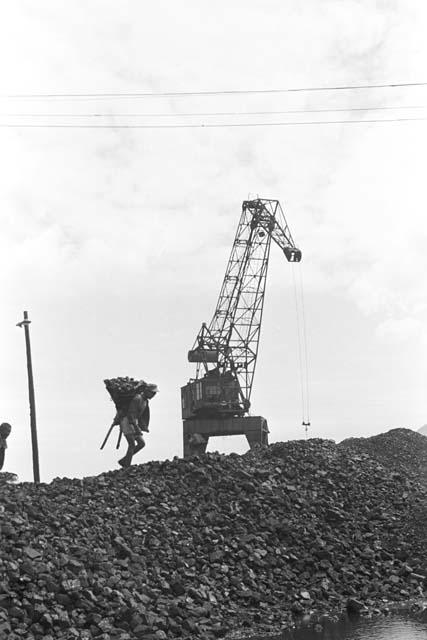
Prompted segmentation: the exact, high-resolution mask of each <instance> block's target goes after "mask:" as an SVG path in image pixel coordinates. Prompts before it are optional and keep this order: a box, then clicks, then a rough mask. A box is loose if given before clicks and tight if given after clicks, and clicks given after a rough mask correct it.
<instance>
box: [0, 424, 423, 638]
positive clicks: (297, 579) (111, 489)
mask: <svg viewBox="0 0 427 640" xmlns="http://www.w3.org/2000/svg"><path fill="white" fill-rule="evenodd" d="M420 437H421V436H420V435H419V434H416V433H415V432H409V430H404V429H403V430H392V431H391V432H389V433H388V434H381V436H375V437H374V438H367V439H356V440H352V441H351V442H349V441H346V442H344V443H341V444H340V445H336V444H335V443H333V442H332V441H325V440H319V439H313V440H303V441H296V442H286V443H275V444H273V445H270V446H269V447H266V448H257V449H256V450H253V451H250V452H248V453H247V454H245V455H243V456H239V455H236V454H235V455H230V456H225V455H220V454H216V453H212V454H205V455H204V456H203V457H200V458H196V457H195V458H193V459H191V460H190V461H187V460H181V459H178V458H176V459H174V460H172V461H165V462H151V463H147V464H144V465H139V466H134V467H131V468H129V469H126V470H119V471H113V472H109V473H103V474H101V475H100V476H98V477H93V478H86V479H84V481H83V482H82V481H80V480H69V479H66V478H63V479H56V480H54V481H53V482H52V483H51V484H50V485H43V484H40V485H39V486H37V487H35V486H34V485H32V484H30V483H22V484H20V485H19V484H7V483H4V484H2V485H1V486H0V499H1V506H3V510H0V531H1V536H2V545H1V547H0V576H1V578H0V625H3V631H2V632H0V637H2V635H4V636H5V637H7V638H9V637H11V638H12V640H14V638H15V636H16V638H18V640H23V639H24V638H25V640H27V639H28V640H30V639H32V640H41V638H43V637H45V638H46V637H47V638H49V636H52V637H53V638H55V640H56V639H57V638H58V640H63V639H64V640H67V639H68V638H70V639H71V638H76V639H79V638H80V640H82V639H86V640H95V639H96V640H104V639H107V638H108V639H109V640H130V639H132V640H134V638H136V639H137V640H138V639H139V638H145V639H147V638H152V640H158V639H159V638H160V639H161V638H163V640H165V638H167V639H168V640H169V639H170V638H175V637H184V638H187V639H190V638H191V640H195V639H197V638H200V639H202V638H203V639H205V638H206V640H213V638H216V637H222V636H224V635H225V634H226V633H229V632H230V631H233V632H234V631H238V630H241V629H243V628H244V627H245V628H247V629H250V630H251V632H252V631H253V632H258V631H259V632H260V633H259V635H262V633H268V632H269V631H271V630H273V629H277V628H280V626H281V625H285V626H286V625H287V624H289V623H290V622H291V620H292V619H293V618H292V614H294V615H303V614H304V613H306V612H308V611H309V610H317V611H320V612H321V611H331V610H332V609H340V608H342V607H345V606H347V608H348V610H349V611H353V612H360V611H364V610H365V609H366V608H369V609H371V610H372V608H375V607H377V608H381V607H383V606H384V605H383V600H384V599H387V600H397V601H398V600H401V601H407V600H408V599H411V598H414V597H419V595H420V589H422V587H423V586H424V584H425V578H424V576H425V575H426V570H427V557H426V556H427V549H426V545H425V544H424V542H423V541H424V540H425V522H426V491H425V487H424V485H423V484H422V482H421V481H420V478H421V479H422V477H423V476H422V474H421V475H420V469H421V466H422V465H421V463H422V461H423V460H424V463H426V461H427V438H425V436H422V440H423V442H424V441H425V445H424V448H423V446H422V445H421V444H420V441H419V438H420ZM399 452H401V455H400V453H399ZM417 474H418V476H417ZM423 536H424V537H423ZM16 638H15V640H16Z"/></svg>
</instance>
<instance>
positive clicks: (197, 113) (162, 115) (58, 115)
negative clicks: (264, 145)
mask: <svg viewBox="0 0 427 640" xmlns="http://www.w3.org/2000/svg"><path fill="white" fill-rule="evenodd" d="M396 109H397V110H399V109H400V110H402V109H408V110H410V109H427V105H396V106H382V107H341V108H335V109H330V108H322V109H285V110H282V111H271V110H270V111H194V112H191V113H151V112H149V113H0V117H8V118H9V117H19V118H22V117H26V118H113V117H114V118H149V117H150V118H151V117H152V118H189V117H202V116H203V117H206V116H264V115H283V114H294V113H341V112H346V111H350V112H352V111H393V110H396Z"/></svg>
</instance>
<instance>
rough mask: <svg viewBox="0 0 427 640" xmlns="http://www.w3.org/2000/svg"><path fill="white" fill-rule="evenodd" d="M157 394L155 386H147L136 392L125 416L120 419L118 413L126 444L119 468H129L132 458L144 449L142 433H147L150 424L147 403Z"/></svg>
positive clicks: (118, 416) (117, 417)
mask: <svg viewBox="0 0 427 640" xmlns="http://www.w3.org/2000/svg"><path fill="white" fill-rule="evenodd" d="M157 392H158V389H157V385H155V384H147V385H146V387H145V388H144V389H143V390H141V391H138V393H136V394H135V395H134V397H133V398H132V400H131V401H130V403H129V408H128V410H127V412H126V415H124V416H122V417H120V415H119V412H118V415H117V416H116V419H117V420H118V421H119V424H120V429H121V432H122V433H123V435H124V436H125V438H126V440H127V442H128V450H127V452H126V455H125V456H124V457H123V458H121V459H120V460H119V461H118V462H119V465H120V466H121V467H129V466H130V465H131V463H132V458H133V456H134V455H135V454H136V453H138V451H141V449H143V448H144V447H145V440H144V438H143V437H142V432H143V431H145V432H148V430H149V429H148V425H149V424H150V406H149V404H148V401H149V400H151V398H154V396H155V395H156V393H157Z"/></svg>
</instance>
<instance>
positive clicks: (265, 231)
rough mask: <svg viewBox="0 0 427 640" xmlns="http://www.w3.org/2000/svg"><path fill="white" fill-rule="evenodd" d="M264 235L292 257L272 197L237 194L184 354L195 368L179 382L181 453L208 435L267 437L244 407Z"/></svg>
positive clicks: (263, 440) (198, 446)
mask: <svg viewBox="0 0 427 640" xmlns="http://www.w3.org/2000/svg"><path fill="white" fill-rule="evenodd" d="M272 240H273V241H274V242H275V243H276V244H277V245H278V246H279V247H280V248H281V249H282V251H283V253H284V254H285V256H286V258H287V260H288V261H289V262H300V260H301V251H300V249H298V248H297V247H296V246H295V243H294V241H293V238H292V235H291V232H290V230H289V227H288V224H287V222H286V219H285V215H284V213H283V210H282V207H281V206H280V203H279V201H278V200H265V199H261V198H257V199H256V200H245V201H244V202H243V204H242V213H241V217H240V221H239V224H238V227H237V233H236V237H235V240H234V243H233V248H232V250H231V255H230V259H229V261H228V266H227V270H226V273H225V278H224V281H223V284H222V287H221V292H220V295H219V299H218V302H217V306H216V309H215V313H214V316H213V318H212V320H211V322H210V324H209V325H207V324H205V323H203V324H202V328H201V329H200V331H199V334H198V335H197V338H196V341H195V343H194V346H193V348H192V349H191V351H189V353H188V360H189V362H192V363H196V365H197V367H196V376H195V378H192V379H190V381H189V382H188V383H187V384H186V385H185V386H184V387H182V388H181V401H182V418H183V440H184V457H188V456H191V455H194V454H195V453H203V452H204V451H205V450H206V446H207V443H208V440H209V437H210V436H226V435H245V436H246V438H247V440H248V443H249V446H250V447H252V446H254V445H255V444H268V426H267V421H266V419H265V418H263V417H262V416H251V415H248V414H249V409H250V405H251V403H250V399H251V392H252V385H253V380H254V374H255V367H256V361H257V355H258V346H259V338H260V331H261V322H262V313H263V306H264V296H265V285H266V278H267V270H268V262H269V256H270V247H271V241H272Z"/></svg>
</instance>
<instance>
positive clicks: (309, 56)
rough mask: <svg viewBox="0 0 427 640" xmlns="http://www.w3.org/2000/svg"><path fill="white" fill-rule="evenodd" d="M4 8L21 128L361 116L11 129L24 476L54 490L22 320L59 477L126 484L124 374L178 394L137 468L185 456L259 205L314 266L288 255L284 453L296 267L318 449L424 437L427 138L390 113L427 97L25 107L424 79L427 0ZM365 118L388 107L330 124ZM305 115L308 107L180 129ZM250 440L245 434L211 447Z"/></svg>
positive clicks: (293, 421)
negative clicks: (119, 474)
mask: <svg viewBox="0 0 427 640" xmlns="http://www.w3.org/2000/svg"><path fill="white" fill-rule="evenodd" d="M1 16H2V19H1V20H0V66H1V78H2V88H1V92H0V94H1V95H0V112H1V115H0V125H6V124H7V125H17V124H22V123H26V124H33V125H34V124H44V125H46V124H49V125H52V124H64V125H69V124H73V125H75V124H89V125H93V124H95V125H99V124H107V125H111V124H116V125H117V124H150V125H153V124H156V125H157V124H183V123H187V124H190V123H192V124H201V123H205V124H206V123H211V124H212V123H217V124H226V123H231V122H234V123H242V124H244V123H270V122H282V123H283V122H286V123H295V122H301V121H305V122H306V121H314V122H318V121H320V120H329V121H330V120H363V122H353V123H351V124H339V123H336V124H311V125H308V124H305V125H296V124H293V125H285V126H256V127H235V128H234V127H217V128H175V129H174V128H151V129H150V128H139V129H138V128H128V129H126V128H121V129H120V128H108V127H106V128H99V129H95V128H90V127H89V128H74V127H73V128H52V127H38V128H32V127H11V126H8V127H4V126H0V141H1V143H0V175H1V179H0V222H1V235H0V287H1V299H2V313H1V314H0V344H1V359H0V420H1V421H7V422H10V423H11V424H12V427H13V431H12V435H11V436H10V438H9V448H8V450H7V455H6V463H5V466H4V470H8V471H12V472H15V473H17V474H18V476H19V479H20V480H31V479H32V477H33V475H32V462H31V437H30V422H29V406H28V387H27V372H26V359H25V343H24V332H23V330H22V329H20V328H18V327H16V323H17V322H19V321H20V320H21V319H22V313H23V311H24V310H27V311H28V313H29V316H30V319H31V321H32V324H31V326H30V331H31V341H32V351H33V368H34V379H35V394H36V410H37V427H38V440H39V450H40V470H41V478H42V480H43V481H44V482H49V481H50V480H51V479H53V478H55V477H58V476H59V477H63V476H68V477H83V476H90V475H95V474H99V473H102V472H103V471H107V470H110V469H115V468H118V466H117V459H118V458H119V457H120V455H119V452H117V451H116V449H115V437H114V438H111V439H110V440H109V442H108V444H107V446H106V448H105V449H104V450H103V451H100V444H101V442H102V440H103V438H104V436H105V434H106V431H107V429H108V427H109V425H110V424H111V420H112V418H113V416H114V406H113V404H112V402H111V400H110V399H109V396H108V394H107V392H106V390H105V388H104V384H103V380H104V379H105V378H110V377H116V376H126V375H128V376H133V377H136V378H143V379H145V380H148V381H151V382H155V383H157V384H158V386H159V388H160V392H159V394H158V395H157V396H156V397H155V398H154V399H153V401H152V403H151V408H152V420H151V425H150V433H149V434H148V435H147V438H146V440H147V446H146V448H145V450H144V451H143V452H142V453H140V454H138V458H135V462H138V461H139V462H144V461H147V460H153V459H165V458H169V459H171V458H172V457H173V456H175V455H178V456H180V455H182V423H181V413H180V387H181V386H183V385H185V384H186V382H187V381H188V380H189V378H190V377H192V376H193V375H194V373H195V372H194V369H193V367H194V365H191V364H190V363H188V362H187V351H188V350H189V349H190V348H191V347H192V345H193V342H194V340H195V337H196V335H197V333H198V331H199V329H200V326H201V324H202V322H209V321H210V319H211V317H212V315H213V312H214V309H215V305H216V301H217V297H218V294H219V290H220V286H221V282H222V278H223V275H224V273H225V268H226V263H227V260H228V256H229V253H230V250H231V246H232V242H233V239H234V234H235V231H236V227H237V223H238V219H239V216H240V211H241V204H242V201H243V200H245V199H248V198H255V197H258V196H259V197H262V198H271V199H278V200H279V201H280V202H281V205H282V207H283V209H284V211H285V215H286V218H287V221H288V224H289V227H290V229H291V232H292V235H293V237H294V240H295V242H296V244H297V245H298V246H299V247H300V248H301V250H302V253H303V261H302V263H301V264H300V265H297V266H295V267H294V266H292V265H290V264H289V263H287V262H286V260H285V258H284V256H283V254H281V252H280V250H279V249H278V247H274V246H273V247H272V251H271V260H270V267H269V275H268V283H267V293H266V301H265V312H264V318H263V326H262V331H261V343H260V350H259V358H258V365H257V371H256V374H255V381H254V388H253V394H252V413H253V414H254V415H263V416H265V417H266V418H267V419H268V423H269V427H270V441H272V442H273V441H280V440H288V439H295V438H303V437H305V433H304V428H303V427H302V425H301V422H302V418H303V409H302V401H301V375H300V369H299V358H298V327H299V326H300V324H299V322H298V317H297V315H296V311H295V301H294V288H293V275H292V269H296V268H300V274H297V279H298V278H299V276H300V275H301V277H302V280H303V284H304V301H305V316H306V325H307V345H308V350H307V353H308V380H309V417H310V422H311V426H310V429H309V432H308V436H309V437H316V438H332V439H334V440H336V441H340V440H342V439H344V438H347V437H352V436H369V435H373V434H376V433H380V432H382V431H385V430H387V429H389V428H393V427H410V428H414V429H418V428H419V427H420V426H421V425H423V424H425V422H426V421H427V401H426V399H425V379H426V374H427V364H426V363H427V358H426V355H427V329H426V326H427V324H426V320H427V304H426V301H427V285H426V278H425V273H426V272H427V252H426V251H425V247H426V244H427V224H426V221H425V216H426V213H425V212H426V191H425V166H426V153H427V152H426V149H427V144H426V142H427V140H426V138H427V135H426V134H427V122H426V121H423V120H422V119H418V120H414V121H412V122H407V121H394V122H379V123H378V122H368V120H374V119H385V118H386V119H390V118H394V119H399V118H400V119H402V118H423V117H427V114H426V109H427V87H426V86H419V87H395V88H377V89H360V90H351V91H350V90H345V91H344V90H336V91H332V90H331V91H311V92H310V91H305V92H282V93H259V94H248V93H242V94H240V93H239V94H224V93H222V94H221V93H219V94H217V95H193V96H189V95H186V96H180V97H177V96H176V97H171V96H166V97H150V98H118V97H116V98H108V97H104V98H102V99H101V98H99V97H97V98H76V97H74V98H70V97H68V98H58V97H57V98H46V97H42V98H41V97H25V98H24V97H22V95H23V94H25V95H26V96H28V95H29V94H31V95H34V94H36V95H38V96H40V94H100V93H138V92H139V93H171V92H209V91H214V92H215V91H217V92H227V91H247V90H252V91H253V90H272V89H286V88H307V87H336V86H355V85H367V84H369V85H384V84H396V83H397V84H406V83H423V82H425V81H427V77H426V75H425V62H426V56H427V41H426V40H425V32H426V27H427V7H426V5H425V3H424V2H422V1H421V0H419V1H416V0H413V1H411V0H383V1H381V0H377V1H375V2H373V1H372V0H323V2H319V1H318V0H306V2H304V3H301V2H299V1H298V0H245V1H244V2H243V0H228V1H227V2H225V1H224V0H219V1H218V2H216V3H212V2H207V1H205V0H197V1H196V0H187V1H186V2H171V1H169V2H167V1H165V0H156V2H154V1H152V0H145V1H143V2H141V1H138V0H124V1H122V2H120V3H117V2H113V1H111V0H102V1H101V0H89V2H88V1H87V0H85V1H84V2H83V1H82V0H75V1H74V2H72V3H70V2H65V1H63V0H39V2H37V3H36V4H35V3H34V2H31V1H30V0H3V2H2V7H1ZM17 95H18V96H21V97H11V96H17ZM367 107H370V108H371V109H373V108H375V109H376V110H371V111H331V112H326V113H313V112H312V111H311V110H316V109H329V110H331V109H348V108H352V109H356V108H359V109H361V108H365V109H366V108H367ZM384 107H387V109H384ZM390 107H393V109H390ZM396 107H398V108H396ZM292 110H294V111H295V110H296V111H298V110H299V111H300V110H308V113H307V112H306V113H297V114H289V113H288V114H283V113H282V114H276V115H237V116H236V115H235V116H224V115H213V116H212V115H203V116H191V117H190V116H180V115H179V114H184V113H186V114H188V113H205V114H206V113H211V114H212V113H215V114H218V113H219V112H234V113H237V114H241V113H242V112H260V111H270V112H271V111H282V112H283V111H292ZM42 114H50V115H42ZM88 114H89V115H88ZM94 114H103V115H94ZM120 114H121V115H120ZM131 114H138V115H131ZM141 114H151V115H141ZM159 114H171V115H163V116H161V115H159ZM83 116H84V117H83ZM297 281H298V280H297ZM122 447H124V445H122ZM246 448H247V446H246V444H245V441H244V438H243V437H240V436H237V437H233V438H215V439H212V440H211V442H210V444H209V450H216V449H217V450H219V451H222V452H229V451H237V452H243V451H245V450H246ZM121 455H123V451H122V452H121Z"/></svg>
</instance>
